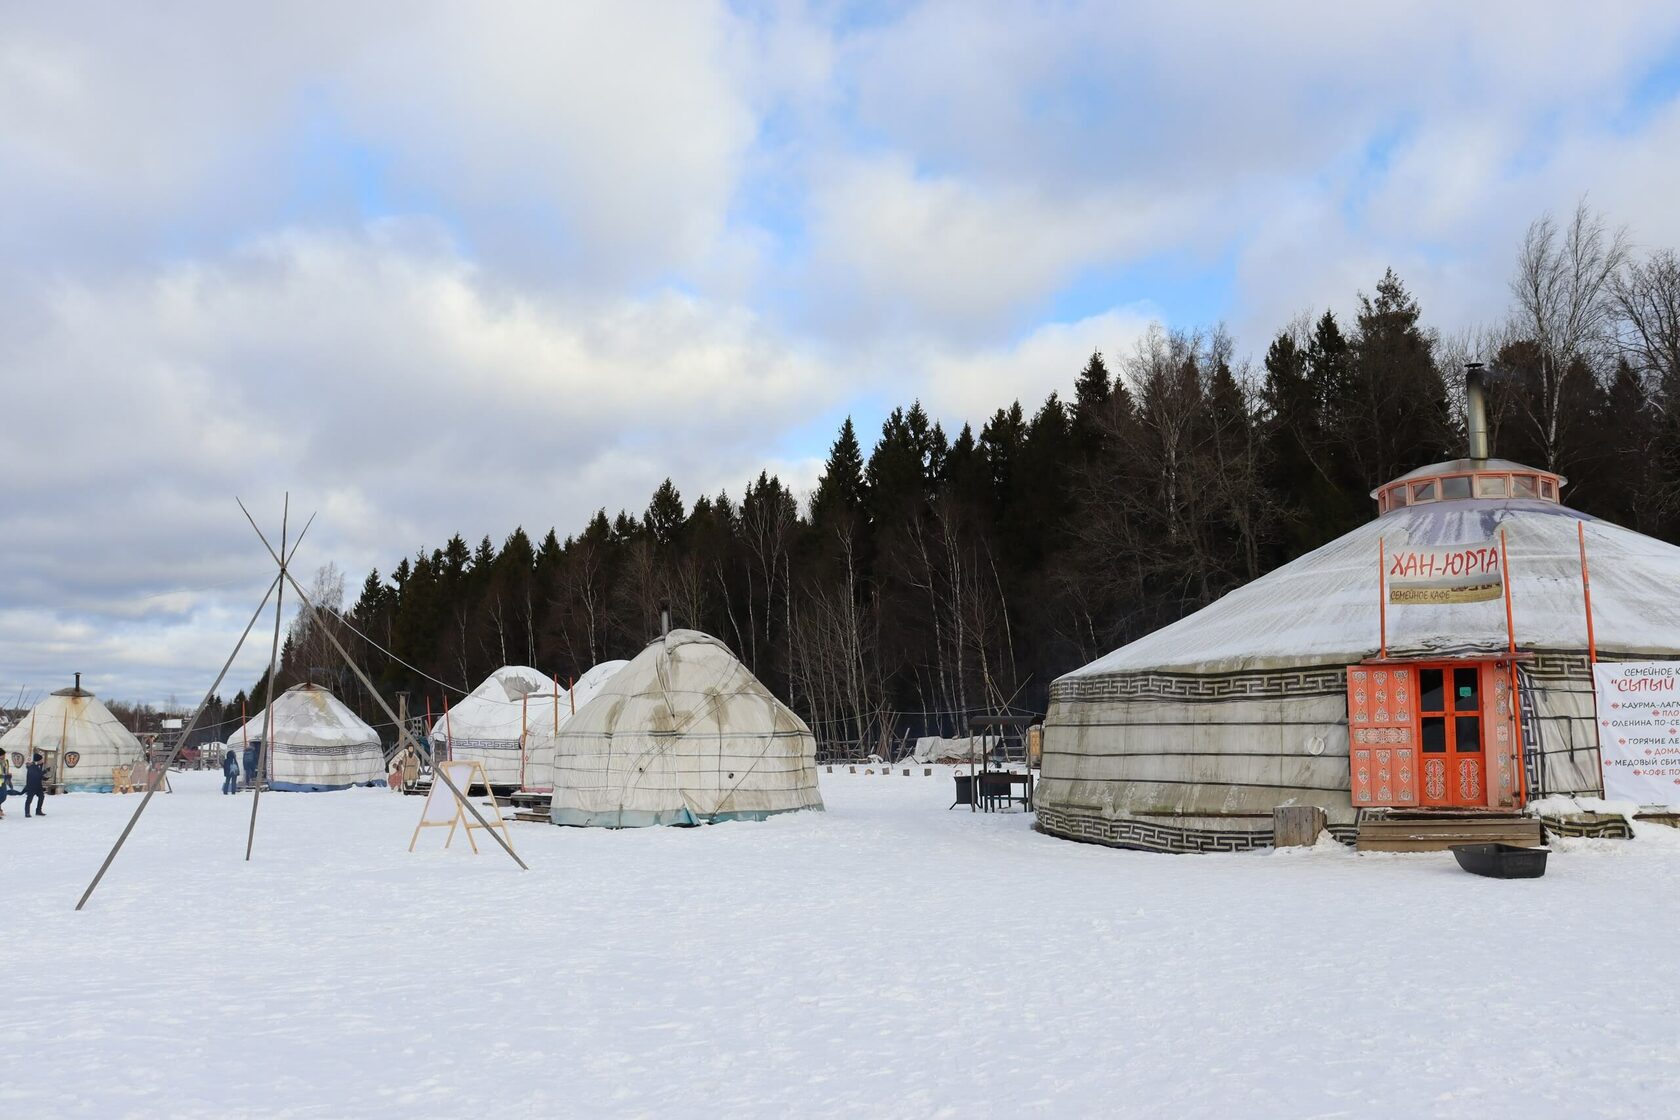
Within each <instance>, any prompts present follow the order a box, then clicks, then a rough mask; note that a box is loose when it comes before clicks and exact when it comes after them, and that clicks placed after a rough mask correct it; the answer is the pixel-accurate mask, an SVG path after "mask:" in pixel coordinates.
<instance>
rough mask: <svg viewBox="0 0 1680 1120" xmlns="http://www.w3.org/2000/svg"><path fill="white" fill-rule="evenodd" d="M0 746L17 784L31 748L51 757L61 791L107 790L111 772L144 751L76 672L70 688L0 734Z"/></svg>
mask: <svg viewBox="0 0 1680 1120" xmlns="http://www.w3.org/2000/svg"><path fill="white" fill-rule="evenodd" d="M0 750H4V751H5V752H6V753H7V754H9V755H11V756H12V766H13V767H14V768H16V769H17V771H18V775H17V779H16V780H17V782H18V783H19V788H22V786H21V783H22V781H23V774H22V770H23V767H24V766H25V765H26V764H27V763H28V762H29V760H30V758H31V757H32V753H33V752H34V751H41V752H43V753H44V754H47V756H48V758H49V759H50V760H51V763H52V766H53V772H54V774H55V775H56V781H57V782H58V785H59V788H60V789H64V790H78V791H81V792H86V793H110V792H111V785H112V782H111V778H112V774H111V771H113V770H114V769H116V768H118V767H125V768H126V767H131V766H133V765H134V764H135V763H136V762H139V761H140V760H141V758H143V757H144V755H145V748H144V747H142V746H141V745H140V740H139V739H136V738H135V737H134V735H133V733H132V732H130V731H129V730H128V728H126V727H124V726H123V725H122V724H121V723H119V722H117V717H116V716H114V715H112V714H111V711H110V709H109V708H107V707H106V706H105V705H104V704H101V703H100V702H99V698H98V697H97V696H95V695H94V694H93V693H91V692H88V691H87V690H86V689H84V688H82V675H81V674H80V673H77V674H76V684H75V685H74V686H73V687H71V688H61V689H59V690H58V691H57V692H55V693H53V694H52V695H51V696H48V697H47V698H46V699H44V700H42V701H41V702H40V703H39V704H37V705H35V708H34V710H32V711H31V712H30V713H29V714H28V715H26V716H24V717H23V718H22V719H21V720H19V721H18V723H17V726H16V727H13V728H12V729H11V730H10V731H8V732H6V734H5V735H3V736H0Z"/></svg>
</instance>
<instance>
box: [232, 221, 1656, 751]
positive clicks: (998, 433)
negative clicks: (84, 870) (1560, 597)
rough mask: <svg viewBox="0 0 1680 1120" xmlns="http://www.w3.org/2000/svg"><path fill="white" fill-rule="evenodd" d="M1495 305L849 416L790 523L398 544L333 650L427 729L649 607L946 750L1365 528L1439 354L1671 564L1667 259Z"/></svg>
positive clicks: (319, 657)
mask: <svg viewBox="0 0 1680 1120" xmlns="http://www.w3.org/2000/svg"><path fill="white" fill-rule="evenodd" d="M1511 289H1512V310H1511V314H1510V318H1509V321H1508V322H1506V323H1504V324H1502V325H1500V326H1499V327H1498V328H1497V329H1494V330H1489V331H1483V332H1478V333H1476V334H1473V335H1468V336H1464V337H1459V338H1442V337H1440V336H1439V335H1438V334H1436V333H1435V332H1433V331H1431V330H1430V329H1429V328H1428V327H1427V326H1426V325H1425V323H1424V321H1423V318H1422V313H1421V310H1420V308H1419V307H1418V304H1417V302H1416V300H1415V299H1414V298H1413V297H1412V296H1411V295H1410V294H1409V293H1408V291H1407V289H1406V288H1405V286H1404V285H1403V284H1402V282H1401V280H1400V278H1399V277H1397V276H1396V275H1394V273H1393V272H1392V271H1390V272H1388V273H1386V274H1385V275H1384V276H1383V277H1381V278H1380V279H1379V280H1378V281H1377V283H1376V284H1375V286H1374V288H1373V290H1372V291H1371V292H1370V293H1368V294H1360V295H1359V297H1358V300H1357V304H1356V310H1355V312H1354V314H1353V316H1352V317H1351V319H1346V320H1344V319H1342V318H1339V317H1338V316H1336V315H1334V314H1332V313H1330V312H1324V313H1323V314H1321V315H1317V316H1316V317H1303V318H1301V319H1300V320H1298V321H1296V322H1294V323H1291V324H1289V325H1288V326H1286V327H1285V328H1284V329H1282V330H1281V331H1279V333H1278V334H1277V335H1276V337H1275V338H1274V339H1273V340H1272V341H1271V342H1270V344H1269V346H1268V347H1267V349H1266V351H1265V353H1264V357H1263V359H1261V360H1260V361H1259V362H1258V364H1256V363H1254V362H1251V361H1247V360H1242V359H1239V358H1238V357H1236V355H1235V347H1234V345H1233V342H1232V340H1231V339H1230V338H1229V337H1228V335H1227V334H1226V333H1225V332H1224V331H1223V330H1222V329H1217V328H1216V329H1212V330H1208V331H1194V330H1165V329H1161V328H1155V329H1152V330H1150V331H1149V332H1148V333H1147V335H1146V336H1145V337H1144V338H1143V339H1142V340H1141V341H1140V342H1139V343H1138V344H1137V345H1136V346H1135V348H1134V349H1132V350H1131V351H1130V352H1128V353H1126V354H1123V355H1119V356H1118V357H1117V358H1115V359H1114V360H1112V361H1111V360H1110V359H1108V358H1105V357H1104V355H1102V354H1101V353H1093V354H1092V355H1091V357H1090V359H1089V361H1088V362H1087V363H1086V364H1085V366H1084V368H1083V369H1081V370H1078V371H1072V370H1070V371H1069V373H1070V374H1074V375H1075V376H1074V377H1073V383H1072V389H1071V393H1070V394H1069V395H1067V396H1066V397H1065V398H1064V397H1063V396H1062V395H1061V394H1059V393H1058V394H1052V395H1051V396H1050V397H1049V398H1048V399H1047V400H1045V401H1043V402H1042V403H1040V404H1039V405H1038V406H1037V407H1036V408H1034V409H1032V410H1031V411H1028V410H1027V409H1025V408H1023V406H1022V405H1021V403H1020V402H1015V403H1013V404H1010V405H1008V406H1007V407H1004V408H1000V409H998V410H997V411H996V412H995V413H994V414H993V415H992V416H991V417H990V418H989V419H987V420H986V421H985V422H984V423H983V424H981V425H980V426H979V428H978V430H976V429H974V428H972V427H970V426H968V425H964V426H963V427H962V428H961V429H960V430H957V431H956V432H954V433H953V432H950V431H947V430H946V429H945V428H943V427H942V426H941V424H940V423H939V422H938V421H937V420H935V419H934V418H932V417H930V416H929V415H928V414H927V413H926V411H925V410H924V409H923V408H922V407H921V406H920V405H919V404H914V403H913V404H911V405H909V406H908V407H904V408H899V409H895V410H894V411H893V412H892V414H891V415H890V416H888V417H887V419H886V421H885V423H883V424H882V426H881V430H880V432H879V433H878V434H876V435H875V436H874V438H873V440H872V441H871V442H870V443H869V445H868V446H867V447H866V446H865V444H864V442H863V441H862V440H861V439H860V437H859V434H858V432H857V431H856V430H855V429H854V427H853V424H852V422H851V421H850V420H849V419H848V420H847V421H846V422H845V423H844V424H843V425H842V426H841V429H840V431H839V433H838V435H837V437H836V438H835V440H834V443H833V446H832V448H831V450H830V453H829V457H828V462H827V465H826V468H825V470H824V471H823V474H822V477H821V480H820V482H819V483H818V485H817V488H816V490H815V492H814V493H813V494H811V495H810V498H809V501H808V502H807V503H805V504H803V505H802V504H801V502H800V501H799V499H798V497H797V496H796V495H795V494H794V493H793V492H792V491H791V490H790V489H789V488H788V486H787V485H786V484H784V483H783V482H782V481H781V480H780V479H778V478H776V477H775V476H773V475H769V474H761V475H760V476H759V477H758V478H757V479H755V480H754V481H752V482H751V483H750V484H749V485H748V486H747V487H746V489H745V490H744V491H743V492H742V493H741V494H740V495H739V496H738V497H737V496H731V495H729V494H727V493H724V494H718V495H716V496H702V497H699V498H697V499H695V500H693V501H689V500H686V499H685V498H684V496H683V495H681V494H680V493H679V492H678V490H677V488H676V487H675V486H674V485H673V484H672V483H671V482H670V481H667V482H665V483H664V484H663V485H661V486H660V487H659V489H658V490H657V491H655V493H654V494H653V496H652V498H651V499H650V500H649V502H648V505H647V507H646V508H645V509H643V510H641V511H638V512H635V513H632V512H628V511H621V512H619V513H618V514H617V516H616V517H609V516H608V515H607V513H606V511H605V510H602V511H599V512H597V513H596V514H595V516H594V517H593V518H592V519H591V520H590V521H589V523H588V524H587V525H585V526H584V527H583V528H582V529H581V531H578V532H576V533H573V534H571V535H568V536H566V537H561V536H559V535H558V534H557V533H555V532H554V531H553V530H550V531H548V532H547V533H545V534H543V535H542V536H541V537H540V538H533V537H532V536H531V535H529V534H528V533H526V531H525V530H524V529H515V530H514V531H513V532H512V533H511V534H509V535H508V536H507V537H506V539H504V540H503V541H502V542H501V543H500V545H497V544H496V542H494V541H492V540H491V539H489V538H485V539H483V540H481V541H479V542H478V544H477V545H476V546H471V545H469V544H468V543H467V542H466V541H465V540H463V539H462V538H461V537H459V536H455V537H452V538H451V539H450V540H448V541H447V542H445V543H444V544H443V546H442V547H439V548H430V549H420V550H419V551H418V552H416V553H415V554H414V555H413V556H412V557H409V558H406V559H404V560H402V561H401V562H400V563H399V564H398V565H397V566H396V568H395V570H394V571H392V572H390V573H389V574H388V575H387V574H383V573H380V572H377V571H376V572H370V573H369V574H368V576H367V578H366V579H365V580H364V581H363V583H362V586H361V588H360V591H359V594H357V595H356V596H355V599H354V602H353V603H352V604H351V605H350V606H349V608H348V610H347V611H344V612H343V613H342V615H340V616H336V617H335V620H334V621H333V622H332V623H330V624H331V625H334V626H335V627H340V628H341V633H343V634H344V635H345V636H346V640H347V641H350V642H351V643H352V644H353V647H354V648H356V649H358V651H359V653H360V655H361V656H362V657H363V658H364V659H365V663H366V664H367V665H368V667H369V668H370V670H371V672H372V673H373V675H374V678H375V680H376V682H377V683H378V684H379V686H380V687H381V688H383V689H385V690H388V691H392V692H394V691H397V690H406V691H407V692H408V693H410V695H411V696H412V697H413V698H414V699H413V704H414V706H415V708H416V709H418V708H419V707H420V706H421V705H422V703H423V701H422V699H421V698H423V697H426V696H431V697H432V698H433V699H432V703H433V705H434V707H436V706H439V705H440V700H439V697H440V696H441V693H442V689H441V688H440V686H439V685H438V684H436V683H433V680H432V679H428V678H433V679H435V680H437V681H442V682H447V683H448V684H449V685H450V686H451V687H453V688H460V689H469V688H471V687H473V686H475V685H477V684H478V683H479V682H480V681H481V680H482V679H483V678H484V677H485V676H487V675H488V674H489V673H490V672H491V671H492V670H494V669H495V668H496V667H498V666H500V665H503V664H508V663H525V664H530V665H533V666H536V667H538V668H540V669H542V670H544V671H546V672H553V673H557V674H558V675H559V676H560V678H561V680H562V683H564V681H565V680H566V679H567V678H570V677H573V676H575V675H577V674H579V673H581V672H583V671H584V670H585V669H587V668H588V667H589V666H591V665H593V664H595V663H597V662H599V661H602V660H605V659H608V658H616V657H631V656H633V655H634V654H635V653H636V652H637V651H638V650H640V649H641V648H642V646H643V645H644V644H645V643H646V642H647V641H648V640H649V639H650V638H652V637H653V636H655V635H656V634H657V632H658V625H659V621H658V620H659V611H660V607H661V605H662V604H669V607H670V610H671V616H672V620H673V624H674V625H677V626H683V627H692V628H697V629H701V630H705V631H707V632H709V633H712V634H714V635H717V636H718V637H720V638H722V639H723V640H724V641H725V642H727V643H728V644H729V645H730V646H731V647H732V648H734V649H735V650H736V651H737V652H738V653H739V655H740V656H741V658H742V659H743V660H744V661H745V662H746V663H747V665H748V666H749V667H750V668H751V669H752V670H753V672H754V673H756V674H757V675H758V676H759V677H761V678H762V679H763V680H764V681H765V682H766V683H767V684H768V685H769V686H770V687H771V688H772V689H773V690H775V691H776V692H777V693H778V694H779V695H781V696H782V697H784V698H786V699H787V700H788V701H789V702H790V703H791V704H792V705H793V706H794V707H795V708H796V709H797V710H798V711H799V712H800V713H801V714H802V715H804V716H805V717H806V718H807V719H808V720H809V721H810V722H811V723H812V726H813V728H814V729H815V730H816V731H817V733H818V736H819V738H820V739H821V740H822V741H823V742H824V743H825V744H826V745H829V746H831V747H834V746H842V745H853V744H855V745H857V746H860V747H862V748H864V749H866V750H867V749H878V748H879V747H880V746H882V745H884V737H889V736H890V737H892V738H893V739H894V740H895V741H896V740H897V739H899V738H900V737H902V736H905V735H916V734H924V733H928V734H931V733H947V734H948V733H952V732H955V731H957V730H958V729H960V728H961V727H962V726H963V721H964V718H965V716H966V714H967V713H971V712H976V711H980V710H996V709H1000V708H1003V707H1006V706H1008V707H1013V708H1016V709H1026V710H1036V711H1042V710H1043V707H1044V705H1045V703H1046V700H1047V693H1048V688H1049V685H1050V682H1051V681H1052V680H1053V679H1054V678H1055V677H1056V676H1058V675H1059V674H1061V673H1064V672H1066V671H1068V670H1069V669H1072V668H1075V667H1077V666H1079V665H1081V664H1083V663H1085V662H1087V661H1089V660H1091V659H1092V658H1094V657H1096V656H1098V655H1100V654H1102V653H1104V652H1106V651H1108V650H1111V649H1114V648H1116V647H1118V646H1120V645H1122V644H1124V643H1125V642H1127V641H1130V640H1132V639H1134V638H1137V637H1139V636H1140V635H1142V634H1145V633H1147V632H1149V631H1150V630H1153V629H1155V628H1156V627H1159V626H1161V625H1163V624H1165V623H1167V622H1170V621H1172V620H1174V619H1176V618H1179V617H1181V616H1182V615H1184V614H1186V613H1187V612H1189V611H1192V610H1194V609H1196V608H1197V607H1200V606H1202V605H1203V604H1205V603H1207V602H1210V601H1211V600H1213V599H1215V598H1217V597H1218V596H1220V595H1222V594H1224V593H1225V592H1227V591H1229V590H1231V589H1232V588H1234V587H1236V586H1238V585H1240V584H1242V583H1244V582H1246V581H1248V580H1251V579H1253V578H1255V577H1256V576H1258V575H1261V574H1263V573H1264V572H1266V571H1267V570H1269V569H1271V568H1273V567H1275V566H1277V565H1279V564H1281V563H1284V562H1286V561H1288V560H1290V559H1292V558H1294V557H1296V556H1298V555H1301V554H1302V553H1303V552H1306V551H1308V550H1310V549H1312V548H1314V547H1317V546H1318V545H1320V544H1323V543H1324V542H1326V541H1328V540H1330V539H1332V538H1334V537H1336V536H1338V535H1339V534H1341V533H1343V532H1345V531H1347V530H1348V529H1350V528H1352V527H1354V526H1356V525H1358V524H1361V523H1363V522H1364V521H1366V520H1368V519H1369V518H1371V517H1373V516H1374V515H1375V507H1374V503H1373V502H1372V501H1371V498H1370V496H1369V493H1370V491H1371V490H1372V489H1373V488H1374V487H1376V486H1378V485H1379V484H1381V483H1383V482H1386V481H1388V480H1390V479H1392V478H1394V477H1396V476H1398V475H1400V474H1403V473H1405V472H1406V471H1408V470H1411V469H1413V468H1415V467H1418V466H1420V465H1423V464H1426V463H1430V462H1433V461H1436V460H1440V459H1445V458H1453V457H1457V456H1459V455H1461V454H1463V450H1462V449H1463V445H1464V433H1463V422H1462V407H1461V399H1462V376H1461V372H1460V365H1461V363H1462V361H1463V360H1465V359H1467V358H1476V359H1480V360H1485V361H1486V362H1487V363H1488V367H1489V382H1490V390H1489V393H1490V408H1491V414H1492V424H1491V427H1492V438H1493V447H1494V453H1495V454H1496V455H1499V456H1501V457H1505V458H1513V459H1517V460H1520V461H1524V462H1528V463H1530V464H1533V465H1536V466H1543V467H1547V468H1550V469H1553V470H1557V471H1560V472H1562V473H1563V474H1565V475H1566V476H1568V478H1569V485H1568V487H1567V490H1566V493H1565V500H1566V501H1568V502H1569V503H1570V504H1571V505H1574V506H1576V507H1577V508H1580V509H1583V510H1586V511H1588V512H1591V513H1594V514H1598V515H1600V516H1604V517H1608V518H1610V519H1612V520H1615V521H1618V522H1620V523H1622V524H1625V525H1628V526H1630V527H1632V528H1635V529H1638V530H1640V531H1642V532H1646V533H1650V534H1653V535H1656V536H1659V537H1662V538H1664V539H1667V540H1676V539H1677V538H1680V455H1677V451H1680V438H1677V435H1680V433H1677V432H1676V426H1675V425H1676V415H1677V411H1680V263H1677V260H1676V256H1675V254H1674V253H1673V252H1672V251H1663V252H1657V253H1652V254H1648V255H1643V256H1641V255H1637V254H1635V253H1633V252H1632V251H1631V250H1630V249H1629V247H1628V243H1627V239H1626V237H1625V235H1623V234H1622V233H1620V232H1615V231H1611V230H1609V229H1607V228H1606V226H1605V225H1604V222H1603V220H1602V219H1600V218H1599V217H1597V216H1596V215H1594V214H1592V213H1591V212H1589V211H1588V210H1586V209H1585V208H1584V207H1582V208H1579V209H1578V210H1577V212H1576V213H1575V215H1574V216H1573V218H1572V220H1571V221H1570V222H1568V223H1566V224H1564V225H1562V226H1559V225H1557V224H1556V223H1553V222H1552V221H1551V220H1550V219H1549V218H1547V219H1542V220H1541V221H1539V222H1536V223H1535V224H1534V226H1533V227H1532V228H1531V229H1530V231H1529V235H1528V237H1527V238H1526V239H1525V241H1524V243H1523V245H1522V247H1521V250H1520V252H1519V254H1518V263H1517V268H1516V270H1515V275H1514V277H1513V280H1512V283H1511ZM335 581H337V582H336V587H337V590H336V591H335ZM317 590H318V592H319V594H320V597H321V598H322V599H323V600H324V601H326V602H329V603H338V602H340V601H341V599H342V580H341V579H339V577H337V575H336V573H335V572H333V571H331V570H329V571H327V572H324V573H322V576H321V577H320V578H319V579H318V581H317ZM1303 609H1310V604H1303ZM353 631H354V632H359V633H360V634H363V635H366V636H367V638H369V639H371V641H372V642H373V643H376V645H377V648H376V647H375V646H374V645H370V644H368V643H367V642H364V641H362V640H361V638H359V637H356V636H355V633H354V632H353ZM387 651H388V653H387ZM310 678H313V679H315V680H317V681H320V682H321V683H327V684H330V685H331V686H332V687H333V688H334V689H335V690H336V691H338V692H339V693H340V695H341V696H343V697H345V698H346V699H347V700H348V701H350V702H352V703H353V704H355V705H356V706H358V707H359V708H360V709H361V710H362V712H363V714H364V715H365V716H368V717H373V716H374V710H373V708H372V706H371V705H370V704H369V703H368V700H367V698H366V697H361V696H360V695H359V691H360V690H359V689H357V688H356V687H355V686H354V682H353V681H351V680H349V679H348V677H347V675H346V674H345V673H343V672H342V671H341V670H339V669H337V668H336V667H335V662H334V658H333V657H332V656H330V653H329V651H328V648H327V646H326V643H325V642H324V641H323V640H322V635H321V634H319V633H312V632H311V628H310V626H309V625H308V624H307V620H303V621H300V624H299V625H298V626H296V627H294V629H293V631H292V633H291V634H290V635H289V636H288V639H287V642H286V648H285V656H284V658H283V667H282V679H281V681H280V684H281V685H288V684H291V683H294V682H296V681H300V680H305V679H310ZM262 687H263V684H262V683H261V682H259V684H258V686H257V687H256V689H254V690H253V695H256V696H258V697H260V696H261V695H262V692H261V689H262ZM256 706H258V705H253V707H256ZM231 707H233V708H234V709H235V710H237V701H236V702H235V704H234V705H231ZM373 721H374V722H378V720H377V719H373Z"/></svg>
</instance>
